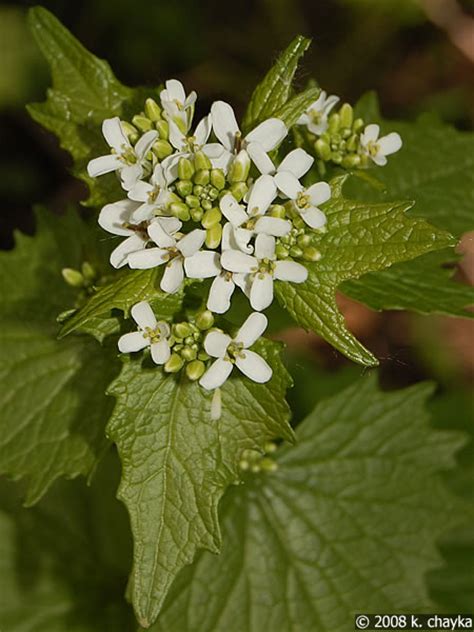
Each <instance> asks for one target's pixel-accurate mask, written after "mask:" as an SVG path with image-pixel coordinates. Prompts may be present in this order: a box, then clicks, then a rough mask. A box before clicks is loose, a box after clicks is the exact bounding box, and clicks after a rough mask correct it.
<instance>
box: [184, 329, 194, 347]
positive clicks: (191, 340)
mask: <svg viewBox="0 0 474 632" xmlns="http://www.w3.org/2000/svg"><path fill="white" fill-rule="evenodd" d="M190 332H191V333H190V334H189V336H186V338H185V339H184V342H185V343H186V344H187V345H193V344H194V337H193V336H192V329H191V328H190Z"/></svg>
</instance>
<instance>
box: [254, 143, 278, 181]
mask: <svg viewBox="0 0 474 632" xmlns="http://www.w3.org/2000/svg"><path fill="white" fill-rule="evenodd" d="M247 153H248V155H249V156H250V158H251V159H252V162H253V163H254V165H255V166H256V167H257V169H258V170H259V171H260V173H263V174H268V173H274V172H275V165H274V164H273V161H272V159H271V158H270V156H269V155H268V154H267V152H266V151H265V150H264V149H263V147H262V146H261V145H260V143H249V144H248V145H247Z"/></svg>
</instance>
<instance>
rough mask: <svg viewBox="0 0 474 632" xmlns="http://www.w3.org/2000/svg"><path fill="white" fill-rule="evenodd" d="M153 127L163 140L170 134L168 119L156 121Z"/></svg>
mask: <svg viewBox="0 0 474 632" xmlns="http://www.w3.org/2000/svg"><path fill="white" fill-rule="evenodd" d="M155 127H156V129H157V132H158V134H159V135H160V138H162V139H163V140H168V138H169V135H170V128H169V125H168V121H164V120H163V119H162V120H161V121H156V123H155Z"/></svg>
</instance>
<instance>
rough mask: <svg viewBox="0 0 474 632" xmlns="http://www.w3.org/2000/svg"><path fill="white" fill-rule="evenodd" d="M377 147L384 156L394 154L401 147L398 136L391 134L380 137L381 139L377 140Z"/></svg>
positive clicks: (400, 140) (394, 133)
mask: <svg viewBox="0 0 474 632" xmlns="http://www.w3.org/2000/svg"><path fill="white" fill-rule="evenodd" d="M378 146H379V149H380V151H381V153H382V154H383V155H384V156H389V155H390V154H394V153H395V152H396V151H398V150H399V149H401V146H402V139H401V138H400V134H397V132H392V133H391V134H387V136H382V138H379V141H378Z"/></svg>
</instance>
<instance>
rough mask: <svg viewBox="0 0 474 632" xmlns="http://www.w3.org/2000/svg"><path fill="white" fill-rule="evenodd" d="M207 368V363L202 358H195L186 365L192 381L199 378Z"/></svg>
mask: <svg viewBox="0 0 474 632" xmlns="http://www.w3.org/2000/svg"><path fill="white" fill-rule="evenodd" d="M205 370H206V365H205V364H204V362H201V360H193V361H192V362H190V363H189V364H188V365H187V367H186V375H187V376H188V377H189V379H190V380H191V381H192V382H195V381H196V380H199V378H200V377H202V375H203V373H204V371H205Z"/></svg>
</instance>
